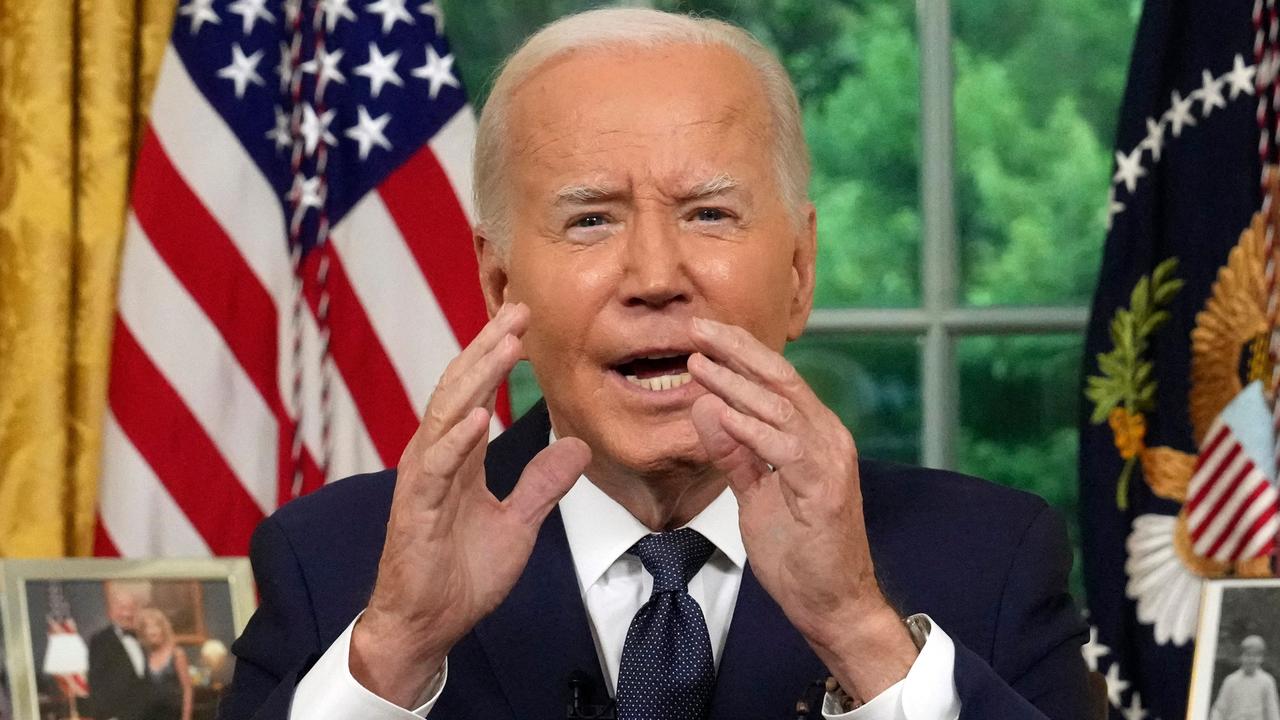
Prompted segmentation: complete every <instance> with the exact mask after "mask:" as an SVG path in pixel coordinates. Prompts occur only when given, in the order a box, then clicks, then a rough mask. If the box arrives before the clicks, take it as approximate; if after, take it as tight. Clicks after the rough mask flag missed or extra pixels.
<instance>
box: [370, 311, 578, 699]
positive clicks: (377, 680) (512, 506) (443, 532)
mask: <svg viewBox="0 0 1280 720" xmlns="http://www.w3.org/2000/svg"><path fill="white" fill-rule="evenodd" d="M528 324H529V309H528V308H527V307H526V306H524V305H522V304H515V305H504V306H503V307H502V309H501V310H500V311H499V312H498V314H497V315H496V316H494V318H493V319H492V320H491V321H489V324H488V325H486V326H485V328H484V330H482V331H481V332H480V334H479V335H478V336H476V339H475V340H474V341H473V342H472V343H471V344H470V345H468V346H467V348H466V349H465V350H463V351H462V353H461V354H460V355H458V357H457V358H455V359H454V360H453V362H451V363H450V364H449V367H448V368H446V369H445V372H444V375H443V376H441V378H440V382H439V384H438V385H437V386H436V390H435V392H434V393H433V394H432V396H431V401H430V402H429V403H428V404H427V410H426V413H425V414H424V416H423V419H422V424H421V425H420V426H419V427H418V430H417V432H416V433H414V436H413V439H411V440H410V441H409V445H408V447H406V448H405V451H404V454H403V455H402V456H401V458H400V465H399V467H398V469H397V473H398V474H397V479H396V489H395V494H394V496H393V498H392V501H391V518H390V521H389V522H388V523H387V538H386V544H385V545H384V547H383V550H382V559H381V560H380V561H379V563H378V580H377V582H376V583H375V584H374V588H373V595H372V597H371V598H370V600H369V605H368V607H367V608H366V609H365V612H364V614H363V615H362V616H361V617H360V620H359V622H357V623H356V626H355V628H354V629H353V631H352V635H351V653H350V660H349V665H350V669H351V674H352V676H353V677H354V678H355V679H356V680H357V681H358V682H359V683H360V684H361V685H363V686H364V687H366V688H368V689H369V690H370V691H371V692H373V693H374V694H376V695H378V696H380V697H382V698H384V699H386V700H388V701H390V702H392V703H395V704H396V705H399V706H401V707H410V704H411V703H414V702H416V701H417V700H418V699H419V698H420V697H421V695H422V693H423V691H424V690H425V689H426V687H427V685H428V684H429V683H430V682H431V680H432V678H433V677H435V675H436V674H437V673H438V672H439V670H440V667H441V665H442V664H443V663H444V658H445V656H446V655H447V654H448V653H449V650H450V649H451V648H452V647H453V645H454V644H455V643H457V642H458V640H460V639H461V638H462V637H463V636H464V635H466V634H467V633H468V632H470V631H471V628H472V627H474V626H475V624H476V623H477V622H479V621H480V619H481V618H483V617H484V616H486V615H488V614H489V613H490V612H492V611H493V609H494V608H496V607H497V606H498V605H499V604H500V603H501V602H502V600H503V599H504V598H505V597H506V596H507V593H509V592H510V591H511V586H512V585H514V584H515V582H516V579H517V578H519V577H520V573H521V572H522V571H523V570H524V566H525V563H526V562H528V560H529V553H530V552H532V551H533V544H534V541H535V539H536V538H537V536H538V529H539V528H540V527H541V526H542V521H543V520H544V519H545V518H546V516H547V514H548V513H549V512H551V508H553V507H555V505H556V503H557V502H559V500H560V498H561V497H562V496H563V495H564V494H565V493H566V492H568V491H569V488H571V487H573V484H574V482H575V481H576V480H577V479H578V476H580V475H581V474H582V471H583V470H584V469H585V468H586V466H587V463H588V462H589V461H590V459H591V451H590V450H589V449H588V448H587V446H586V444H585V443H583V442H582V441H581V440H578V439H577V438H562V439H559V440H557V441H556V442H555V443H553V444H551V445H550V446H549V447H547V448H545V449H544V450H542V452H540V453H538V455H537V456H535V457H534V458H533V460H532V461H530V462H529V464H528V466H526V467H525V470H524V473H523V474H522V475H521V476H520V481H519V482H518V483H517V484H516V487H515V489H514V490H513V491H512V492H511V495H510V496H508V497H507V498H506V499H505V500H503V501H499V500H498V499H497V498H496V497H494V496H493V494H492V493H490V492H489V490H488V488H487V487H486V486H485V473H484V456H485V448H486V446H487V440H488V430H489V420H490V418H491V416H492V414H493V407H494V402H495V398H496V394H497V389H498V387H499V386H500V385H501V384H502V382H503V381H504V380H505V379H506V378H507V376H508V374H510V372H511V369H512V368H513V367H514V366H515V364H516V362H517V361H518V360H519V359H520V356H521V346H520V337H521V336H522V335H523V334H524V332H525V329H526V328H527V327H528Z"/></svg>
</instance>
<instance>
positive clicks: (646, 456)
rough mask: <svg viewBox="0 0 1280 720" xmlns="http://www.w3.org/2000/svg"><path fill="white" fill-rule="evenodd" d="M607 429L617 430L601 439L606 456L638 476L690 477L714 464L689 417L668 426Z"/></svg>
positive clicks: (643, 423)
mask: <svg viewBox="0 0 1280 720" xmlns="http://www.w3.org/2000/svg"><path fill="white" fill-rule="evenodd" d="M646 420H647V421H646ZM608 427H612V428H615V430H614V431H612V432H606V433H604V434H602V436H601V438H600V439H601V440H602V441H603V442H602V444H603V445H604V447H603V448H601V449H602V450H603V451H604V455H606V456H607V457H608V458H609V459H610V460H612V461H613V462H614V463H616V464H618V465H621V466H622V467H624V468H626V469H627V470H630V471H632V472H634V473H636V474H638V475H645V476H661V475H668V474H672V473H687V472H688V471H689V470H691V469H699V468H704V467H706V466H707V465H709V464H710V462H711V460H710V458H709V457H708V456H707V451H706V449H705V448H704V447H703V446H702V441H701V440H699V439H698V433H697V431H696V430H694V428H693V421H692V419H691V418H689V417H688V415H686V416H685V417H683V418H681V419H678V420H667V421H665V422H653V421H652V420H649V419H645V420H641V421H639V422H635V421H632V422H627V421H622V422H617V423H609V424H608Z"/></svg>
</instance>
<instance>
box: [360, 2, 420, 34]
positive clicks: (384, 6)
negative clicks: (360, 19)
mask: <svg viewBox="0 0 1280 720" xmlns="http://www.w3.org/2000/svg"><path fill="white" fill-rule="evenodd" d="M404 3H405V0H376V1H375V2H371V3H369V4H368V5H365V7H364V9H365V12H371V13H375V14H377V15H381V16H382V34H383V35H386V34H387V33H389V32H391V28H393V27H395V26H396V23H397V22H399V21H401V20H403V21H405V22H406V23H408V24H410V25H412V24H414V23H413V16H412V15H410V14H409V11H408V10H406V9H405V7H404Z"/></svg>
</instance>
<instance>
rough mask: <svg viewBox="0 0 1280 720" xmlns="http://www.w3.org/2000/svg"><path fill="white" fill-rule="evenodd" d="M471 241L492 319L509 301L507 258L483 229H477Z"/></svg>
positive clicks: (481, 287)
mask: <svg viewBox="0 0 1280 720" xmlns="http://www.w3.org/2000/svg"><path fill="white" fill-rule="evenodd" d="M471 240H472V244H473V245H474V246H475V251H476V263H477V264H478V265H479V266H480V290H481V292H483V293H484V305H485V309H486V310H488V311H489V317H491V318H492V317H493V316H494V315H497V314H498V311H499V310H501V309H502V305H503V303H505V302H506V301H507V285H508V282H507V258H506V255H505V254H504V253H503V249H502V247H500V246H499V245H498V244H497V243H496V242H494V241H493V240H492V239H490V238H489V237H488V234H487V232H486V231H485V230H484V229H483V228H476V231H475V233H474V234H473V235H472V238H471Z"/></svg>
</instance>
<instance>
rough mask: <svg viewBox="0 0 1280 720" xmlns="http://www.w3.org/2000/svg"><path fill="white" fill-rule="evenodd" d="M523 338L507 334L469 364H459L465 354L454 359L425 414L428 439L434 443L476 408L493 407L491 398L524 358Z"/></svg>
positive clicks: (427, 440) (424, 423) (424, 432)
mask: <svg viewBox="0 0 1280 720" xmlns="http://www.w3.org/2000/svg"><path fill="white" fill-rule="evenodd" d="M520 353H521V342H520V339H519V338H517V337H516V336H515V335H512V334H507V335H504V336H503V337H502V338H501V339H500V340H499V341H498V342H497V344H495V345H494V346H493V348H491V349H490V350H489V352H487V353H485V354H484V355H481V356H479V357H478V358H476V359H475V360H474V362H472V363H471V364H470V365H469V366H467V367H461V366H459V361H460V360H461V359H462V358H461V356H459V357H458V358H456V359H455V360H454V361H453V362H452V363H450V370H451V371H452V372H451V371H446V372H445V374H444V376H442V377H441V379H440V384H439V385H437V386H436V391H435V393H433V394H432V396H431V401H430V402H428V403H427V410H426V412H425V413H424V414H423V418H422V432H423V435H424V440H425V442H427V443H432V442H434V441H435V439H436V438H438V437H439V436H440V435H442V434H443V433H445V432H447V431H448V429H449V428H451V427H453V426H454V425H455V424H456V423H457V422H458V421H459V420H460V419H461V418H462V417H463V416H464V415H466V414H467V413H468V412H469V411H470V410H471V409H472V408H477V407H481V408H485V409H490V410H491V407H490V406H491V399H492V398H493V397H494V395H495V393H497V391H498V387H499V386H500V385H502V383H503V381H505V380H506V379H507V377H508V376H509V375H510V374H511V370H512V369H513V368H514V367H515V366H516V363H517V362H518V361H519V359H520Z"/></svg>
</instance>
